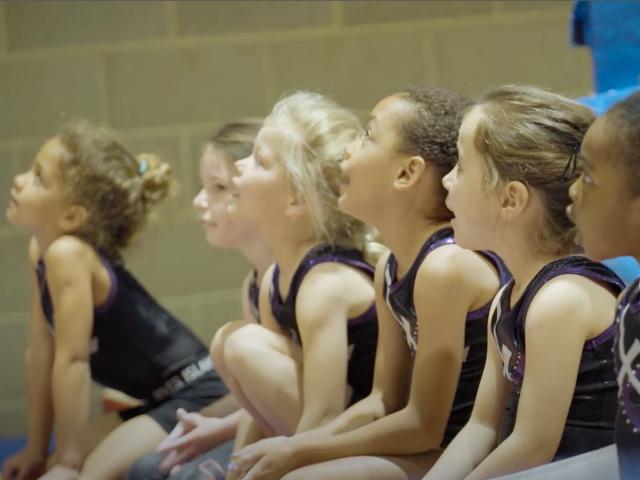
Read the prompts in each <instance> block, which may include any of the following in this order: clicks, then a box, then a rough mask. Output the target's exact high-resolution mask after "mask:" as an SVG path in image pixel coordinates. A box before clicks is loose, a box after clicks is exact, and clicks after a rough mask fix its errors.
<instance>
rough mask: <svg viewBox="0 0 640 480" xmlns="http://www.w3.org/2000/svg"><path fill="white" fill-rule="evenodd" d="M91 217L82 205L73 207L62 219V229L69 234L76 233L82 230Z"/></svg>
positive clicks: (66, 211)
mask: <svg viewBox="0 0 640 480" xmlns="http://www.w3.org/2000/svg"><path fill="white" fill-rule="evenodd" d="M88 216H89V212H87V209H86V208H85V207H83V206H81V205H72V206H70V207H68V208H67V209H66V210H65V212H64V214H63V215H62V218H60V221H59V222H60V228H61V229H62V230H63V231H64V232H67V233H70V232H75V231H77V230H79V229H80V227H81V226H82V225H83V224H84V222H85V221H86V220H87V218H88Z"/></svg>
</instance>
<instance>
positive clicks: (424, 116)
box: [396, 85, 473, 220]
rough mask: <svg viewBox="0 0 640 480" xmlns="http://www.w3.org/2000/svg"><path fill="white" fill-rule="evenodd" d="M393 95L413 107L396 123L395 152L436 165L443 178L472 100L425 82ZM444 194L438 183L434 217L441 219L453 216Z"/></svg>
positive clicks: (455, 158)
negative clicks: (436, 207) (397, 137)
mask: <svg viewBox="0 0 640 480" xmlns="http://www.w3.org/2000/svg"><path fill="white" fill-rule="evenodd" d="M396 95H397V96H398V97H400V98H402V99H404V100H406V101H407V102H408V103H409V104H410V105H411V107H412V108H411V113H410V114H409V115H405V116H404V118H402V120H401V122H402V123H400V124H399V125H398V134H399V135H398V136H399V138H400V140H399V144H398V146H397V148H398V151H400V152H402V153H405V154H407V155H418V156H420V157H422V158H423V159H424V160H425V161H427V162H430V163H431V164H432V165H434V166H435V167H436V169H437V171H438V175H439V178H442V177H444V176H445V175H446V174H447V173H449V171H451V169H452V168H453V167H454V166H455V165H456V162H457V161H458V147H457V141H458V131H459V130H460V124H461V123H462V117H463V115H464V112H465V111H466V110H467V109H468V108H469V107H470V106H471V105H472V104H473V102H472V101H471V100H470V99H468V98H466V97H464V96H462V95H459V94H457V93H455V92H452V91H450V90H447V89H445V88H440V87H433V86H428V85H413V86H409V87H406V88H403V89H401V90H400V91H399V92H398V93H397V94H396ZM446 197H447V191H446V190H445V189H444V187H443V186H442V185H441V184H440V185H439V191H438V199H439V205H440V208H439V210H440V211H439V212H436V213H435V216H437V217H441V218H442V219H444V220H448V219H450V218H451V217H452V216H453V214H452V213H451V211H449V210H448V209H447V208H446V206H445V204H444V201H445V198H446Z"/></svg>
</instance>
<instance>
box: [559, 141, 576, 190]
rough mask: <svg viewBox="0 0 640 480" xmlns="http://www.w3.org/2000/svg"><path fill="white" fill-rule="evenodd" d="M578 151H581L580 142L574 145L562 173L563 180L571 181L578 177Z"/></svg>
mask: <svg viewBox="0 0 640 480" xmlns="http://www.w3.org/2000/svg"><path fill="white" fill-rule="evenodd" d="M578 152H580V144H579V143H577V144H575V145H574V146H573V150H572V151H571V155H570V156H569V160H568V161H567V165H566V166H565V167H564V172H563V173H562V180H564V181H565V182H571V181H573V180H575V178H576V170H577V168H578Z"/></svg>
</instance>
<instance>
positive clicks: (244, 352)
mask: <svg viewBox="0 0 640 480" xmlns="http://www.w3.org/2000/svg"><path fill="white" fill-rule="evenodd" d="M268 349H269V347H268V344H267V340H266V338H265V331H264V327H261V326H260V325H255V324H248V325H245V326H243V327H242V328H239V329H237V330H235V331H233V332H232V333H231V334H229V336H228V337H227V339H226V341H225V343H224V355H223V356H224V362H225V365H227V367H228V368H232V367H231V366H232V365H235V366H238V365H243V366H247V365H251V364H252V363H253V362H255V359H256V356H257V355H258V356H259V355H262V354H264V353H265V351H266V350H268ZM258 358H259V357H258Z"/></svg>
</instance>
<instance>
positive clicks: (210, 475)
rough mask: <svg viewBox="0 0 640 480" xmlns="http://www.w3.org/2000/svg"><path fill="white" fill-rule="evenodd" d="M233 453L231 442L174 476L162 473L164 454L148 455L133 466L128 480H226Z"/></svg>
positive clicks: (208, 453) (204, 455)
mask: <svg viewBox="0 0 640 480" xmlns="http://www.w3.org/2000/svg"><path fill="white" fill-rule="evenodd" d="M232 452H233V440H229V441H227V442H225V443H222V444H220V445H218V446H217V447H216V448H213V449H211V450H209V451H207V452H205V453H203V454H202V455H200V456H199V457H196V458H194V459H193V460H191V461H190V462H187V463H185V464H184V465H183V466H182V467H181V468H180V470H178V472H176V473H174V474H173V475H163V474H162V473H160V470H159V467H160V463H161V462H162V460H163V459H164V454H161V453H156V452H151V453H147V454H146V455H145V456H143V457H142V458H140V459H139V460H138V461H137V462H136V463H134V464H133V465H132V466H131V468H130V469H129V471H128V472H127V476H126V480H164V479H169V480H224V478H225V477H226V475H227V465H228V463H229V459H230V458H231V453H232Z"/></svg>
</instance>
